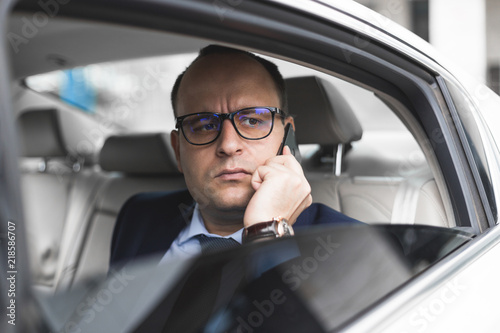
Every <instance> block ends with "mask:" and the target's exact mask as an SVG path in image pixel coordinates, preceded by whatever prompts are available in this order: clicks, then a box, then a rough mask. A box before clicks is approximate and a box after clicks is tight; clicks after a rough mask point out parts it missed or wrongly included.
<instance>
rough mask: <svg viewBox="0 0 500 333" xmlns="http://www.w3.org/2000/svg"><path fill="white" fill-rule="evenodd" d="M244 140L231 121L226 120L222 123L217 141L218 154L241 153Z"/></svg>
mask: <svg viewBox="0 0 500 333" xmlns="http://www.w3.org/2000/svg"><path fill="white" fill-rule="evenodd" d="M242 140H244V139H243V138H242V137H241V136H240V135H239V134H238V132H236V128H234V126H233V123H232V122H231V120H229V119H225V120H224V122H223V123H222V129H221V133H220V135H219V138H218V139H217V141H216V142H217V154H220V155H234V154H237V153H240V152H241V149H242Z"/></svg>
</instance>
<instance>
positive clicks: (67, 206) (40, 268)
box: [17, 108, 99, 293]
mask: <svg viewBox="0 0 500 333" xmlns="http://www.w3.org/2000/svg"><path fill="white" fill-rule="evenodd" d="M68 117H69V118H71V113H68V112H66V111H61V110H57V109H52V108H49V109H30V110H26V111H24V112H22V113H21V114H20V115H19V117H18V120H17V125H18V129H19V135H20V141H21V149H22V151H21V157H20V164H21V187H22V196H23V206H24V217H25V224H26V231H27V242H28V244H27V245H28V251H29V258H30V267H31V270H32V273H33V274H32V279H33V281H32V282H33V285H34V286H35V288H36V289H37V290H38V291H40V292H46V293H52V292H53V291H54V290H55V288H56V284H57V279H58V275H59V271H60V264H61V262H62V260H63V256H64V255H65V253H66V252H65V248H64V246H63V243H64V242H63V240H64V239H65V238H67V237H68V235H67V233H68V230H67V228H66V227H67V225H68V220H70V219H78V220H79V219H80V218H81V217H82V215H83V214H84V211H85V205H86V203H88V200H89V199H90V198H91V197H92V192H93V191H94V192H95V190H96V188H97V185H98V183H99V176H98V175H96V174H95V173H94V172H92V171H90V170H89V168H87V167H86V166H85V163H84V159H85V157H86V156H85V155H83V154H78V153H77V152H76V149H71V148H70V147H69V145H68V144H67V142H66V141H65V137H64V135H63V133H62V130H61V129H62V127H63V126H62V125H61V122H62V119H63V118H64V119H66V120H68V121H75V119H69V118H68Z"/></svg>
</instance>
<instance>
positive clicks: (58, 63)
mask: <svg viewBox="0 0 500 333" xmlns="http://www.w3.org/2000/svg"><path fill="white" fill-rule="evenodd" d="M30 15H31V14H30V13H27V12H16V13H14V14H13V15H12V16H11V18H10V22H9V31H10V32H11V33H13V34H16V35H17V36H26V35H27V34H26V31H25V30H23V29H27V28H26V27H25V25H26V23H25V22H26V21H27V20H26V17H30ZM28 21H29V20H28ZM35 29H36V30H35V31H33V34H34V35H35V34H36V38H32V39H28V41H27V42H23V43H20V44H17V48H16V47H11V48H9V50H10V52H11V61H12V68H13V76H14V78H16V79H20V78H24V77H27V76H30V75H34V74H39V73H45V72H50V71H54V70H60V69H66V68H73V67H77V66H83V65H88V64H93V63H100V62H106V61H117V60H124V59H134V58H142V57H153V56H160V55H171V54H182V53H190V52H197V51H198V50H199V49H200V48H201V47H203V46H205V45H206V44H207V43H208V41H206V40H203V39H198V38H193V37H187V36H180V35H178V34H174V33H163V32H157V31H153V30H150V29H144V28H139V27H131V26H122V25H117V24H110V23H102V22H95V21H87V20H80V19H74V18H71V19H69V18H64V17H54V18H51V19H50V20H49V22H48V23H47V24H46V26H43V27H41V28H39V29H38V28H35ZM33 37H34V36H33ZM11 43H12V41H11ZM16 50H17V51H18V52H16ZM21 50H22V52H20V51H21ZM96 50H98V52H96Z"/></svg>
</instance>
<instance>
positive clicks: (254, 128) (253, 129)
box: [175, 107, 284, 146]
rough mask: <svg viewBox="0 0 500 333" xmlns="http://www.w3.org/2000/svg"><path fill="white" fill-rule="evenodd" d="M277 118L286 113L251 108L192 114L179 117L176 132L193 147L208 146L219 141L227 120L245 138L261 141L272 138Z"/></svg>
mask: <svg viewBox="0 0 500 333" xmlns="http://www.w3.org/2000/svg"><path fill="white" fill-rule="evenodd" d="M275 114H278V115H280V116H281V117H284V113H283V111H282V110H280V109H278V108H274V107H251V108H245V109H242V110H238V111H235V112H231V113H210V112H202V113H192V114H188V115H185V116H182V117H177V122H176V124H175V128H177V129H178V128H180V129H181V130H182V134H183V135H184V138H186V141H187V142H189V143H190V144H192V145H198V146H201V145H208V144H209V143H212V142H214V141H215V140H217V138H218V137H219V135H220V132H221V131H222V124H224V120H226V119H229V120H231V122H232V123H233V126H234V129H235V130H236V132H237V133H238V134H239V135H240V136H241V137H242V138H245V139H247V140H260V139H264V138H265V137H267V136H268V135H269V134H271V132H272V130H273V126H274V115H275Z"/></svg>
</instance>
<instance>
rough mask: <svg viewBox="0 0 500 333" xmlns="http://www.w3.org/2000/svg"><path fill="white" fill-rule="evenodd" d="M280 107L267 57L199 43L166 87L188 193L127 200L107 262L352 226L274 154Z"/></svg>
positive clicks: (289, 161) (286, 155)
mask: <svg viewBox="0 0 500 333" xmlns="http://www.w3.org/2000/svg"><path fill="white" fill-rule="evenodd" d="M286 104H287V103H286V93H285V87H284V81H283V78H282V76H281V74H280V73H279V71H278V68H277V67H276V65H274V64H273V63H271V62H269V61H267V60H265V59H263V58H261V57H257V56H255V55H253V54H251V53H248V52H244V51H240V50H236V49H232V48H226V47H222V46H216V45H211V46H208V47H206V48H204V49H202V50H201V51H200V54H199V56H198V57H197V58H196V59H195V60H194V61H193V62H192V63H191V65H190V66H189V67H188V68H187V69H186V71H185V72H184V73H182V74H181V75H180V76H179V77H178V79H177V81H176V83H175V85H174V88H173V90H172V105H173V109H174V113H175V117H176V130H174V131H172V133H171V144H172V147H173V149H174V151H175V157H176V160H177V165H178V169H179V170H180V171H181V172H182V173H183V174H184V177H185V181H186V184H187V189H188V191H181V192H175V193H150V194H140V195H136V196H134V197H132V198H131V199H129V201H128V202H127V203H126V204H125V205H124V207H123V208H122V210H121V212H120V215H119V217H118V221H117V225H116V227H115V231H114V235H113V244H112V254H111V264H112V265H114V264H116V263H118V262H120V261H127V260H130V259H132V258H135V257H138V256H141V255H146V254H151V253H158V252H159V253H164V254H165V255H164V256H163V261H168V260H169V259H171V258H182V257H189V256H193V255H196V254H198V253H200V252H201V251H202V250H203V251H205V250H206V249H210V248H211V249H215V248H221V247H226V246H232V245H231V244H229V245H228V244H227V243H228V242H229V243H231V242H232V243H234V244H238V243H242V242H246V241H255V240H260V239H272V238H276V237H282V236H289V235H292V234H293V231H292V225H293V226H294V227H301V226H308V225H315V224H322V223H345V222H355V220H353V219H351V218H349V217H347V216H345V215H343V214H341V213H339V212H337V211H334V210H332V209H330V208H328V207H327V206H325V205H321V204H311V203H312V198H311V189H310V186H309V184H308V182H307V180H306V178H305V176H304V173H303V171H302V168H301V165H300V164H299V162H298V161H297V160H296V159H295V158H294V156H293V155H292V154H291V153H290V149H289V148H288V147H285V148H284V149H283V151H282V154H281V155H279V154H278V151H279V150H280V145H281V144H282V142H283V139H284V135H285V127H286V125H288V124H290V126H294V120H293V118H292V117H290V116H289V115H288V114H287V111H286V109H287V105H286ZM201 235H203V236H201ZM221 239H222V240H221Z"/></svg>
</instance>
